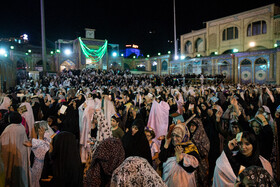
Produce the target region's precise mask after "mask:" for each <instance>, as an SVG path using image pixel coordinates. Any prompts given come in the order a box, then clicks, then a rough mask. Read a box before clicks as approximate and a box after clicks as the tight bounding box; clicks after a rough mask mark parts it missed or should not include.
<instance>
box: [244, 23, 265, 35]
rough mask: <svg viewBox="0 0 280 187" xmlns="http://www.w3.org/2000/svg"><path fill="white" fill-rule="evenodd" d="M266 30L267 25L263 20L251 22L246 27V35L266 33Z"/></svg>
mask: <svg viewBox="0 0 280 187" xmlns="http://www.w3.org/2000/svg"><path fill="white" fill-rule="evenodd" d="M266 32H267V25H266V22H265V21H264V20H262V21H255V22H252V23H250V24H249V25H248V27H247V36H255V35H260V34H266Z"/></svg>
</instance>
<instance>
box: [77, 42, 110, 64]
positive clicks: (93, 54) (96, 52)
mask: <svg viewBox="0 0 280 187" xmlns="http://www.w3.org/2000/svg"><path fill="white" fill-rule="evenodd" d="M79 41H80V46H81V49H82V51H83V54H84V55H85V56H86V58H90V59H91V60H92V62H94V63H96V62H98V61H100V60H101V59H102V57H103V56H104V55H105V53H106V51H107V46H108V41H107V40H105V43H104V45H103V46H102V47H100V48H99V49H90V48H88V47H87V46H86V44H84V42H83V41H82V39H81V37H79Z"/></svg>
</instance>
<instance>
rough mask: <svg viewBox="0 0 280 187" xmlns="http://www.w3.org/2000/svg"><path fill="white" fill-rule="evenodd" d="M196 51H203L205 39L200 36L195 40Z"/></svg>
mask: <svg viewBox="0 0 280 187" xmlns="http://www.w3.org/2000/svg"><path fill="white" fill-rule="evenodd" d="M195 51H196V52H200V51H203V40H202V39H201V38H198V39H197V40H196V42H195Z"/></svg>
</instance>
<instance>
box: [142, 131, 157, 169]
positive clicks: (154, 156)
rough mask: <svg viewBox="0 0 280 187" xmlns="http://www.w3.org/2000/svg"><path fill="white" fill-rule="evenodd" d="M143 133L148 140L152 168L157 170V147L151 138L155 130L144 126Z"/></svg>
mask: <svg viewBox="0 0 280 187" xmlns="http://www.w3.org/2000/svg"><path fill="white" fill-rule="evenodd" d="M145 135H146V137H147V140H148V141H149V145H150V149H151V154H152V160H153V165H152V166H153V168H154V169H155V170H157V167H158V166H157V162H156V161H157V159H158V155H159V147H158V146H157V144H156V143H155V142H154V141H153V139H154V138H155V137H156V135H155V132H154V130H153V129H152V128H150V127H145Z"/></svg>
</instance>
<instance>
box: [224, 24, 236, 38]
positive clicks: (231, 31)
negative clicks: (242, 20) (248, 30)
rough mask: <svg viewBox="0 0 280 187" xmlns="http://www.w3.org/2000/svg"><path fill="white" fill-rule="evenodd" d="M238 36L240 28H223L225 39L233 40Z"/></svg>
mask: <svg viewBox="0 0 280 187" xmlns="http://www.w3.org/2000/svg"><path fill="white" fill-rule="evenodd" d="M237 38H238V28H237V27H229V28H226V29H224V30H223V41H225V40H233V39H237Z"/></svg>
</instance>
